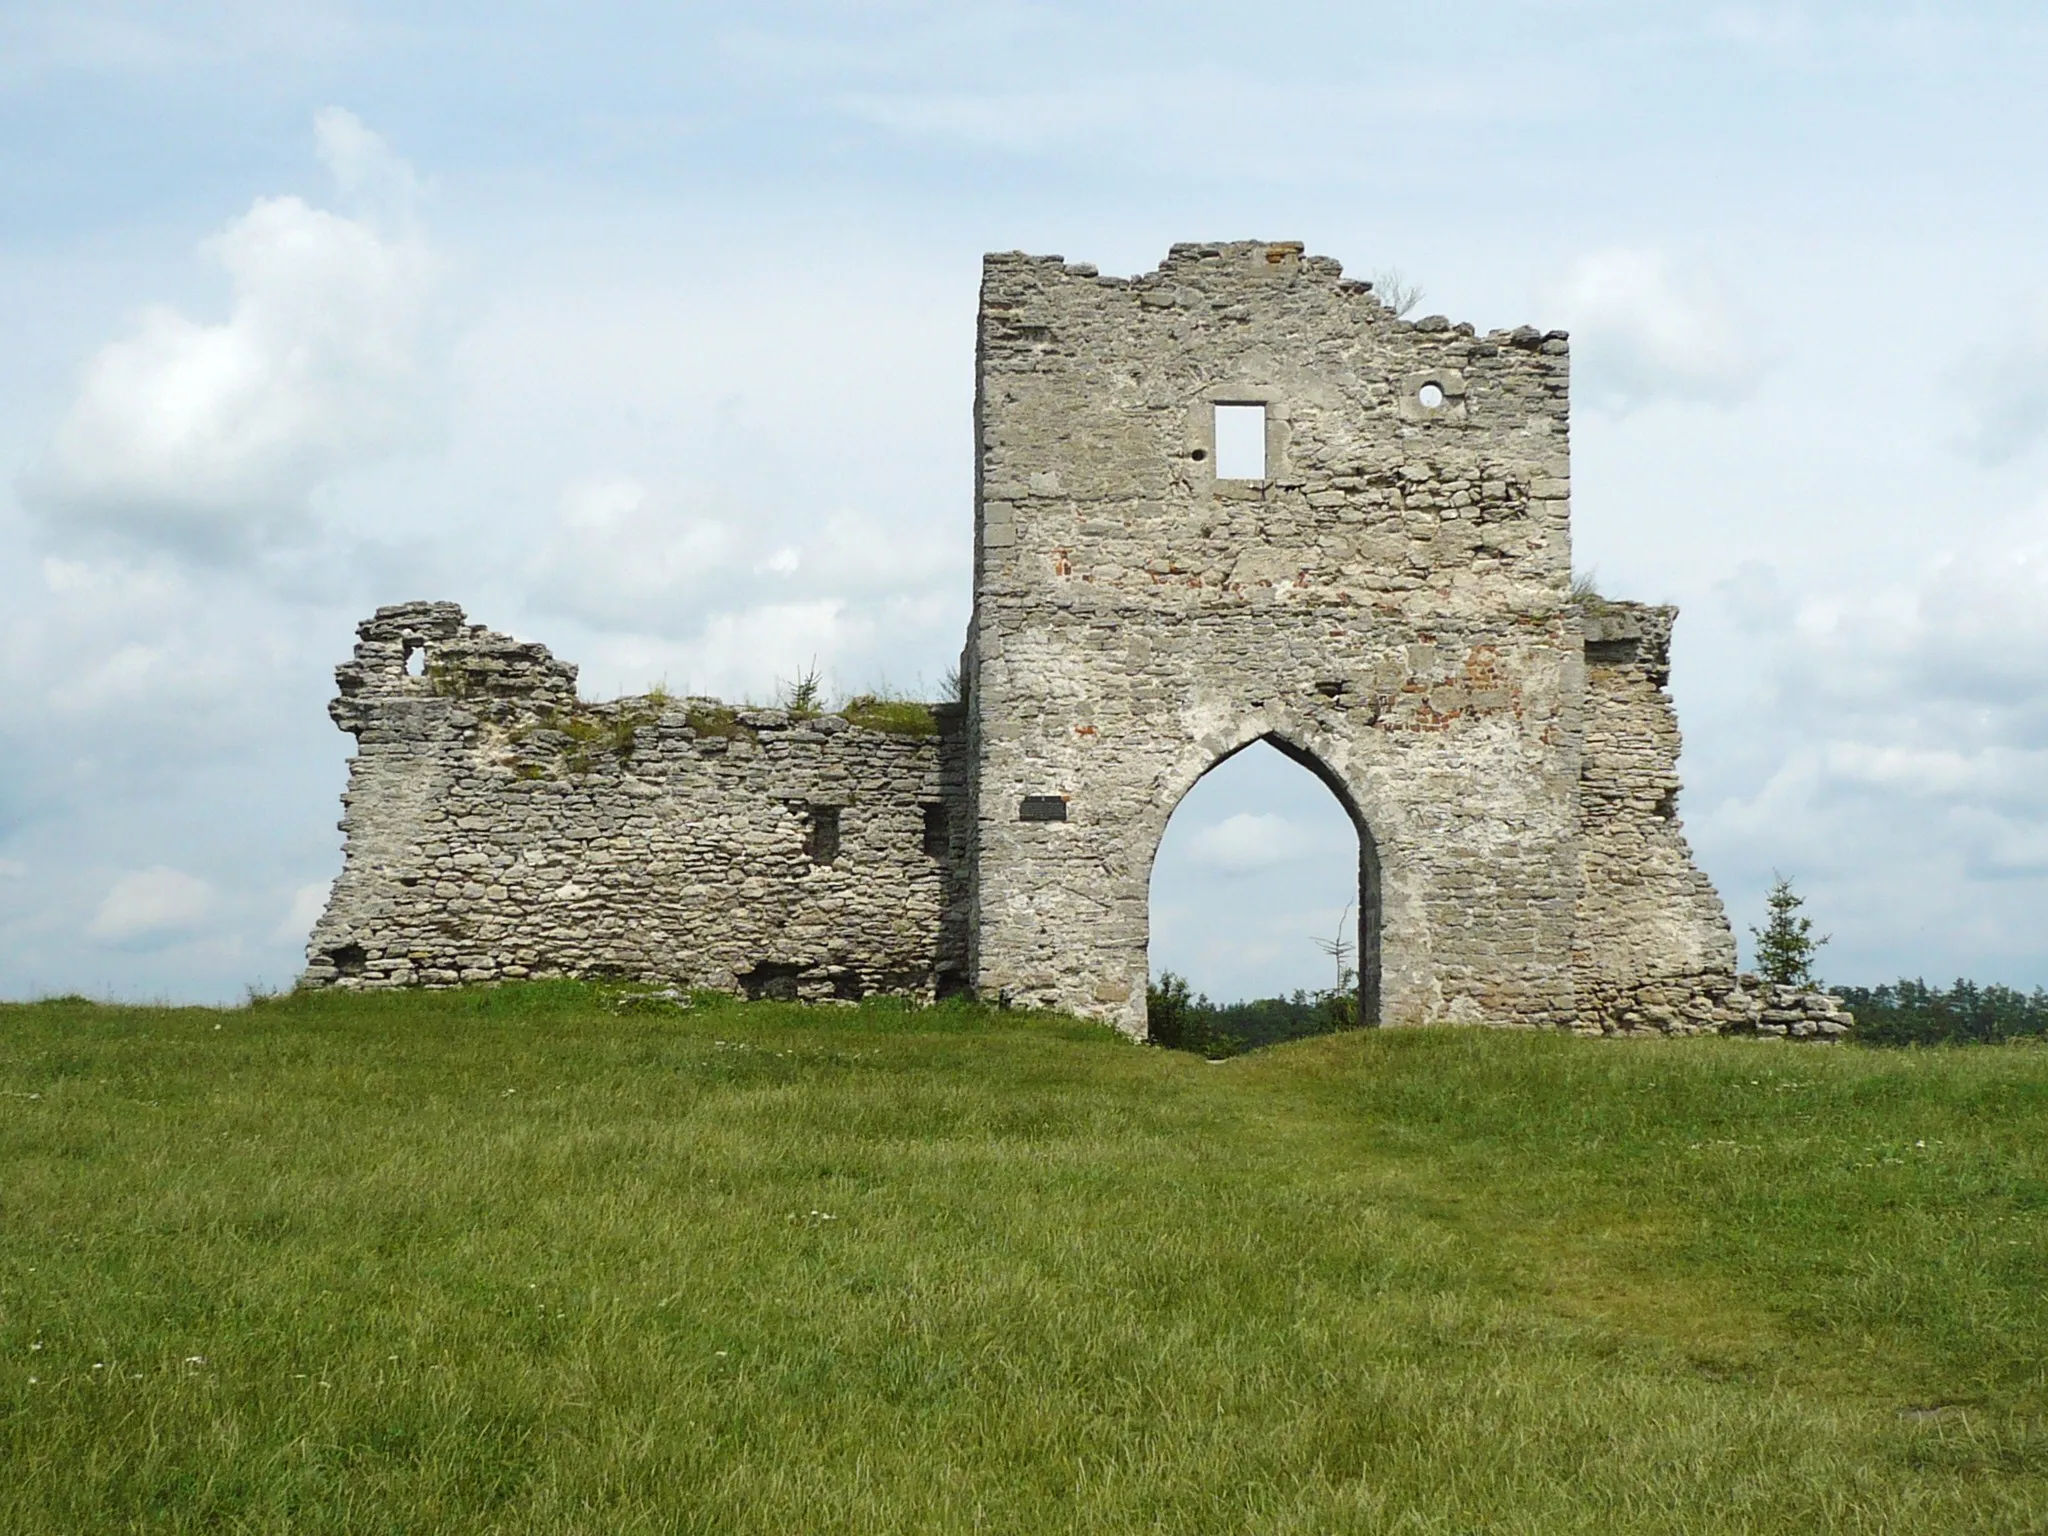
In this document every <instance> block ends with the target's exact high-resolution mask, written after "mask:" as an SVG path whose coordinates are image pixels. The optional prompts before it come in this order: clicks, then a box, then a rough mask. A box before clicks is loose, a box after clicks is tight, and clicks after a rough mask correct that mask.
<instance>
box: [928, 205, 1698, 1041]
mask: <svg viewBox="0 0 2048 1536" xmlns="http://www.w3.org/2000/svg"><path fill="white" fill-rule="evenodd" d="M1246 413H1249V415H1250V417H1251V419H1252V421H1253V423H1254V432H1253V438H1254V441H1253V444H1252V448H1251V453H1250V459H1249V462H1245V463H1231V462H1219V457H1218V449H1219V442H1218V423H1219V421H1222V422H1225V423H1227V424H1237V423H1240V422H1242V421H1243V420H1244V419H1245V415H1246ZM1569 432H1570V405H1569V359H1568V349H1567V344H1566V339H1565V337H1564V336H1563V335H1562V334H1561V333H1557V332H1552V333H1549V334H1545V333H1542V332H1538V331H1536V330H1533V329H1529V328H1526V327H1525V328H1522V329H1519V330H1515V331H1508V332H1494V333H1491V334H1488V335H1486V336H1480V335H1477V334H1476V333H1475V331H1474V329H1473V328H1472V327H1471V326H1469V325H1453V324H1451V323H1450V322H1449V321H1447V320H1445V319H1443V318H1441V317H1432V318H1429V319H1425V320H1420V321H1416V322H1413V323H1411V322H1408V321H1405V320H1402V319H1399V318H1398V317H1396V316H1395V315H1394V314H1393V313H1392V312H1391V311H1389V310H1388V309H1387V308H1386V307H1385V306H1384V305H1382V304H1381V303H1379V302H1378V300H1376V299H1375V298H1374V297H1373V295H1372V292H1371V289H1370V286H1369V285H1367V284H1364V283H1358V282H1347V281H1345V280H1343V278H1342V274H1341V269H1340V268H1339V266H1338V264H1337V263H1336V262H1334V261H1331V260H1328V259H1326V258H1321V257H1311V256H1305V255H1304V254H1303V252H1302V248H1301V247H1300V246H1299V245H1296V244H1288V243H1266V242H1257V241H1245V242H1233V243H1229V244H1215V245H1180V246H1175V247H1174V248H1173V250H1172V252H1171V253H1170V254H1169V256H1168V257H1167V260H1166V262H1165V263H1164V265H1162V266H1161V267H1160V268H1159V269H1158V270H1157V271H1155V272H1152V273H1149V274H1147V275H1145V276H1142V277H1138V278H1135V279H1121V278H1109V277H1102V276H1099V275H1098V274H1097V272H1096V271H1095V269H1094V268H1093V267H1089V266H1080V265H1071V264H1068V263H1066V262H1064V261H1062V260H1061V259H1060V258H1058V257H1031V256H1025V255H1021V254H1006V255H995V256H990V257H988V258H987V260H986V262H985V265H984V269H983V279H982V290H981V313H980V333H979V338H978V371H977V390H976V402H975V481H976V491H975V497H976V508H975V543H974V613H973V619H972V621H971V625H970V629H969V634H968V640H967V648H966V652H965V659H964V665H963V669H962V671H963V679H964V681H965V684H966V689H967V704H968V718H967V740H966V750H967V752H968V755H969V756H968V765H967V776H968V783H969V799H970V814H971V816H972V819H973V820H972V832H971V837H970V840H969V848H970V852H969V857H970V867H969V870H968V883H969V890H970V904H969V954H968V961H967V964H968V973H969V975H970V977H971V978H972V979H973V982H974V984H975V986H976V988H977V989H978V990H979V991H980V992H981V993H982V994H983V995H985V996H991V997H994V996H1002V997H1006V998H1009V999H1010V1000H1012V1001H1015V1002H1019V1003H1026V1004H1036V1005H1043V1006H1047V1007H1056V1008H1064V1009H1070V1010H1072V1011H1075V1012H1078V1013H1082V1014H1087V1015H1092V1016H1095V1017H1099V1018H1107V1019H1110V1020H1112V1021H1114V1022H1115V1023H1117V1024H1118V1025H1119V1026H1120V1027H1122V1028H1124V1029H1126V1030H1128V1031H1130V1032H1132V1033H1142V1032H1143V1029H1144V1007H1145V983H1146V979H1147V956H1146V947H1147V900H1148V885H1149V880H1150V875H1151V869H1152V861H1153V857H1154V855H1155V853H1156V852H1157V850H1158V846H1159V841H1160V837H1161V835H1162V834H1163V832H1164V830H1165V827H1166V823H1167V819H1168V817H1169V816H1170V815H1171V814H1172V812H1173V809H1174V807H1175V805H1176V804H1178V803H1179V801H1180V799H1181V797H1182V796H1183V795H1184V794H1186V793H1187V791H1188V789H1189V788H1190V787H1192V786H1193V784H1194V783H1195V782H1196V780H1198V779H1199V778H1201V776H1202V775H1203V774H1205V773H1207V772H1208V771H1209V770H1210V769H1211V768H1213V767H1214V766H1215V765H1216V764H1217V763H1219V762H1221V761H1222V760H1223V759H1225V758H1227V757H1229V756H1230V755H1231V754H1232V753H1234V752H1237V751H1238V750H1240V749H1241V748H1243V747H1245V746H1247V745H1249V744H1250V743H1252V742H1255V741H1259V740H1265V741H1268V742H1270V743H1272V744H1273V745H1274V746H1276V747H1278V748H1279V749H1280V750H1282V751H1283V752H1285V753H1287V754H1288V755H1289V756H1290V757H1292V758H1294V759H1295V760H1296V761H1298V762H1300V763H1302V764H1304V765H1305V766H1307V767H1309V768H1310V769H1311V770H1313V771H1314V772H1315V773H1316V774H1317V775H1318V776H1319V777H1321V779H1322V780H1323V782H1324V783H1326V784H1327V785H1328V786H1329V787H1330V789H1331V790H1332V791H1333V792H1334V793H1335V794H1336V796H1337V797H1338V799H1339V800H1340V801H1341V802H1342V803H1343V805H1344V806H1345V808H1346V810H1347V811H1348V812H1349V813H1350V815H1351V817H1352V819H1353V822H1354V823H1355V825H1356V826H1357V829H1358V834H1359V845H1360V849H1361V869H1360V899H1359V911H1360V934H1359V948H1358V953H1359V955H1360V957H1361V960H1362V964H1361V967H1360V969H1361V973H1362V976H1361V993H1362V996H1361V1001H1362V1005H1363V1009H1364V1017H1365V1018H1367V1019H1368V1020H1376V1021H1379V1022H1384V1023H1389V1024H1397V1023H1421V1022H1428V1021H1433V1020H1453V1021H1461V1020H1469V1021H1474V1022H1477V1021H1481V1020H1484V1021H1489V1022H1501V1023H1518V1024H1528V1025H1565V1026H1570V1025H1574V1024H1577V1025H1578V1026H1579V1027H1587V1025H1588V1024H1594V1025H1596V1026H1597V1024H1598V1023H1600V1022H1603V1021H1605V1022H1607V1023H1608V1025H1609V1027H1612V1026H1613V1023H1614V1022H1615V1021H1620V1020H1624V1019H1629V1020H1630V1021H1635V1020H1644V1019H1646V1020H1647V1022H1648V1023H1649V1024H1650V1025H1651V1026H1652V1027H1664V1028H1669V1027H1680V1028H1683V1027H1687V1026H1688V1024H1690V1025H1692V1026H1696V1027H1704V1028H1711V1027H1713V1026H1714V1020H1715V1017H1716V1015H1717V1012H1718V1011H1719V1008H1720V1002H1721V1000H1722V999H1725V997H1726V995H1727V994H1728V993H1729V991H1730V990H1731V988H1732V987H1733V984H1734V962H1735V951H1734V943H1733V938H1732V935H1731V934H1730V932H1729V928H1728V923H1727V919H1726V917H1725V915H1724V913H1723V911H1722V908H1721V904H1720V901H1719V899H1718V898H1717V897H1716V896H1715V894H1714V892H1713V890H1712V887H1711V886H1710V885H1709V884H1708V883H1707V882H1706V880H1705V879H1704V878H1703V877H1702V876H1701V875H1700V874H1699V872H1698V871H1697V870H1696V869H1695V868H1694V867H1693V865H1692V862H1691V858H1690V855H1689V854H1688V852H1687V850H1686V847H1685V844H1684V840H1683V838H1682V836H1681V835H1680V833H1679V830H1678V824H1677V821H1676V801H1675V797H1676V791H1677V779H1676V776H1675V771H1674V769H1675V761H1676V755H1677V745H1678V742H1677V731H1676V723H1675V720H1673V718H1672V714H1671V709H1670V703H1669V699H1668V696H1667V695H1666V694H1665V693H1664V691H1663V687H1662V684H1663V682H1664V669H1665V666H1666V662H1665V655H1666V650H1665V647H1666V645H1667V643H1668V637H1669V630H1670V619H1671V614H1670V611H1669V610H1664V609H1648V608H1641V607H1637V606H1633V605H1617V604H1604V603H1600V602H1598V600H1592V601H1590V602H1589V601H1587V600H1582V599H1575V598H1574V596H1573V593H1572V587H1571V517H1570V500H1569V497H1570V472H1571V471H1570V437H1569ZM1260 437H1262V438H1263V444H1262V447H1263V452H1262V453H1261V452H1260V451H1259V449H1260V446H1261V445H1260V444H1259V442H1258V441H1257V439H1258V438H1260ZM1226 446H1227V445H1226ZM1644 1009H1649V1010H1652V1012H1651V1013H1650V1014H1648V1015H1644V1014H1643V1012H1642V1010H1644ZM1589 1014H1590V1015H1592V1016H1593V1017H1590V1018H1589V1017H1588V1015H1589Z"/></svg>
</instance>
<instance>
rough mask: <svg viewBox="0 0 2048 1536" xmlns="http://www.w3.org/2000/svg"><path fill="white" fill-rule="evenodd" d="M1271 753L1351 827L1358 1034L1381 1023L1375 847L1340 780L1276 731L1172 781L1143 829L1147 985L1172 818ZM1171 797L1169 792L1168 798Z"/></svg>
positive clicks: (1153, 968)
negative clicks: (1146, 845) (1214, 784)
mask: <svg viewBox="0 0 2048 1536" xmlns="http://www.w3.org/2000/svg"><path fill="white" fill-rule="evenodd" d="M1262 745H1263V746H1267V747H1271V748H1272V749H1274V751H1276V752H1277V753H1279V754H1280V756H1282V757H1283V758H1285V759H1286V760H1287V761H1289V762H1290V763H1293V764H1294V765H1295V766H1296V767H1298V768H1302V769H1306V770H1307V771H1308V773H1309V774H1310V775H1311V776H1312V777H1313V778H1315V780H1316V781H1317V782H1318V783H1320V784H1321V785H1322V786H1323V788H1324V789H1326V790H1328V791H1329V793H1330V795H1331V797H1332V798H1333V799H1334V800H1335V801H1336V803H1337V805H1338V806H1339V807H1340V808H1341V809H1342V811H1343V812H1344V816H1345V819H1346V820H1347V821H1348V822H1349V823H1350V825H1351V830H1352V833H1353V837H1354V842H1355V846H1356V861H1357V862H1356V871H1357V872H1356V883H1355V888H1354V890H1353V892H1352V896H1351V904H1350V911H1351V914H1352V918H1353V929H1354V931H1353V934H1352V943H1353V949H1352V965H1353V970H1354V973H1355V976H1354V993H1355V996H1356V998H1357V1001H1358V1012H1357V1019H1358V1023H1359V1026H1360V1027H1362V1028H1371V1027H1374V1026H1376V1025H1378V1023H1379V1022H1380V945H1381V927H1382V910H1383V907H1382V895H1381V890H1380V858H1379V844H1378V841H1377V839H1376V838H1375V837H1374V835H1373V830H1372V826H1371V824H1370V822H1369V821H1368V820H1367V818H1366V816H1365V813H1364V812H1363V811H1362V810H1361V809H1360V808H1359V805H1358V802H1357V800H1356V798H1355V797H1354V796H1353V795H1352V793H1351V792H1350V790H1349V788H1348V787H1347V786H1346V785H1345V782H1344V780H1343V778H1342V776H1341V775H1339V774H1338V773H1337V772H1336V771H1335V770H1334V769H1332V768H1331V767H1330V765H1329V764H1328V763H1326V762H1325V761H1324V760H1323V759H1322V758H1321V757H1319V756H1318V755H1317V754H1316V753H1315V751H1314V750H1313V749H1311V748H1309V747H1306V746H1303V745H1301V744H1299V743H1298V742H1296V741H1294V740H1291V739H1290V738H1289V737H1288V736H1286V735H1285V734H1283V733H1281V732H1279V731H1271V730H1269V731H1265V732H1262V733H1261V734H1258V735H1252V736H1247V737H1246V738H1245V739H1244V740H1243V741H1241V742H1239V743H1238V744H1237V745H1235V746H1233V747H1230V748H1229V749H1228V750H1226V751H1224V752H1222V753H1221V754H1219V755H1218V756H1216V757H1215V758H1214V759H1213V760H1211V761H1210V763H1209V764H1208V766H1207V767H1205V768H1203V769H1202V771H1201V772H1200V773H1199V774H1197V775H1196V776H1195V778H1194V779H1193V780H1192V781H1191V782H1189V783H1188V784H1186V785H1185V786H1181V785H1179V784H1178V783H1177V781H1175V783H1174V785H1173V787H1174V788H1177V789H1178V793H1174V794H1172V802H1171V804H1169V805H1167V806H1166V815H1165V819H1164V820H1162V821H1160V822H1159V823H1158V825H1157V828H1156V830H1154V829H1152V828H1149V827H1148V829H1147V830H1148V832H1149V833H1150V835H1151V848H1150V851H1149V853H1148V854H1147V856H1146V857H1145V859H1144V862H1143V868H1144V871H1145V880H1146V888H1147V893H1148V900H1147V909H1146V957H1147V958H1146V974H1147V977H1148V979H1149V978H1151V977H1153V976H1156V975H1157V974H1158V968H1157V966H1156V965H1155V964H1154V963H1153V959H1152V938H1153V928H1152V911H1151V906H1152V903H1151V900H1150V896H1151V894H1152V888H1153V882H1154V880H1155V878H1156V876H1157V874H1158V859H1159V853H1160V850H1161V849H1162V848H1163V847H1164V846H1165V843H1166V836H1167V832H1168V830H1169V829H1170V828H1171V826H1172V824H1173V818H1174V817H1175V816H1176V815H1178V814H1179V813H1180V812H1181V809H1182V807H1183V806H1185V805H1186V803H1187V800H1188V797H1189V796H1190V795H1192V794H1193V793H1194V792H1195V789H1196V787H1197V786H1198V785H1200V784H1201V783H1202V782H1203V781H1204V780H1206V779H1207V778H1208V777H1209V776H1210V775H1211V774H1213V773H1214V772H1215V771H1216V770H1217V769H1219V768H1221V767H1222V766H1223V765H1224V764H1225V763H1228V762H1231V761H1233V760H1235V759H1237V758H1239V757H1240V756H1241V755H1242V754H1243V753H1245V752H1247V751H1249V750H1251V749H1253V748H1256V747H1259V746H1262ZM1171 792H1172V791H1171V790H1169V793H1171Z"/></svg>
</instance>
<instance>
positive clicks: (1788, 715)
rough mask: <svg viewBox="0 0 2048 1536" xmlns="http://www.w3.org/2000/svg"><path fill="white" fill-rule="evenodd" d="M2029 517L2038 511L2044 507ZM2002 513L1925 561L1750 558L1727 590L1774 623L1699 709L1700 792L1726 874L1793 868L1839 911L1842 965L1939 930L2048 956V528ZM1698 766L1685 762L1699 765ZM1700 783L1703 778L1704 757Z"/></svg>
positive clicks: (1978, 962)
mask: <svg viewBox="0 0 2048 1536" xmlns="http://www.w3.org/2000/svg"><path fill="white" fill-rule="evenodd" d="M2030 523H2031V526H2030ZM2043 532H2044V530H2043V528H2042V526H2041V519H2040V518H2038V517H2037V518H2034V519H2032V520H2027V519H2022V520H2019V521H2017V522H2015V523H2012V524H2009V525H2008V526H2006V527H2004V528H2001V529H1996V530H1992V531H1991V533H1990V536H1988V537H1982V538H1980V539H1979V540H1977V541H1973V542H1976V543H1977V546H1978V547H1977V548H1975V549H1973V550H1971V551H1969V552H1967V553H1962V554H1957V555H1952V556H1949V557H1947V558H1944V559H1942V560H1941V561H1939V562H1938V563H1936V564H1935V565H1933V566H1932V568H1930V569H1928V570H1927V571H1926V572H1925V573H1924V574H1923V575H1922V576H1921V577H1920V578H1919V579H1918V580H1917V581H1912V582H1900V583H1896V584H1893V585H1889V586H1883V587H1870V588H1860V589H1859V588H1857V587H1854V586H1850V587H1845V588H1841V589H1836V590H1821V591H1816V592H1811V593H1806V594H1800V593H1798V592H1797V591H1796V589H1794V590H1791V591H1788V590H1786V589H1784V588H1781V587H1778V586H1777V585H1776V584H1775V583H1774V582H1773V581H1772V580H1771V579H1770V577H1769V575H1768V573H1765V572H1761V571H1759V570H1757V569H1755V568H1751V569H1749V570H1746V571H1745V572H1744V575H1743V579H1742V581H1740V582H1739V583H1732V584H1730V585H1729V586H1728V587H1726V588H1724V591H1723V595H1724V597H1733V598H1735V599H1736V601H1735V602H1733V603H1732V604H1731V606H1732V607H1734V608H1736V609H1737V611H1739V612H1740V613H1742V615H1743V617H1744V619H1745V621H1746V625H1747V626H1748V627H1752V633H1753V634H1754V635H1755V637H1756V639H1757V640H1758V641H1759V642H1760V643H1761V645H1762V647H1763V649H1762V655H1761V658H1760V659H1761V661H1762V665H1761V667H1760V668H1759V669H1758V673H1757V678H1758V681H1757V686H1756V688H1755V689H1754V691H1753V692H1751V693H1750V694H1749V695H1748V696H1747V697H1744V698H1742V699H1740V700H1739V701H1738V702H1737V703H1736V706H1735V708H1736V711H1737V712H1736V713H1733V714H1730V715H1729V717H1728V718H1727V719H1726V720H1724V721H1722V722H1720V723H1718V724H1716V723H1712V722H1695V725H1694V730H1693V732H1692V735H1691V739H1692V740H1693V741H1695V742H1699V743H1704V744H1705V751H1706V753H1707V760H1708V761H1709V762H1710V763H1712V762H1715V761H1716V760H1717V758H1718V760H1719V762H1718V766H1717V768H1716V770H1715V772H1714V773H1713V774H1712V775H1710V776H1709V778H1710V779H1711V780H1714V781H1718V784H1719V785H1720V786H1725V787H1721V788H1720V789H1719V792H1718V793H1717V794H1706V793H1702V794H1701V795H1700V797H1699V798H1698V799H1696V800H1689V801H1688V802H1687V815H1688V821H1689V823H1691V827H1690V831H1691V832H1692V834H1693V835H1695V836H1696V838H1697V841H1698V843H1699V845H1700V846H1701V847H1702V848H1703V849H1706V850H1710V851H1711V852H1712V853H1713V855H1714V859H1715V862H1716V864H1717V865H1718V866H1719V867H1718V869H1717V874H1719V875H1720V876H1721V878H1722V880H1723V892H1724V894H1725V895H1728V896H1729V897H1730V899H1731V902H1732V903H1733V904H1734V905H1735V906H1736V907H1737V909H1738V911H1737V926H1738V931H1740V929H1741V928H1742V926H1743V923H1744V920H1745V919H1744V916H1743V913H1742V910H1741V909H1742V908H1743V906H1744V904H1745V903H1748V904H1750V905H1752V906H1753V905H1754V904H1755V898H1756V895H1757V893H1758V892H1760V891H1761V890H1762V887H1763V878H1764V874H1765V872H1766V871H1768V870H1770V869H1773V868H1782V869H1784V870H1785V871H1786V872H1788V873H1795V874H1796V875H1798V876H1799V877H1800V879H1801V881H1802V889H1804V890H1806V891H1807V892H1808V893H1809V895H1811V896H1813V897H1815V898H1816V900H1815V911H1816V916H1817V918H1818V919H1819V920H1821V921H1822V922H1823V923H1824V924H1825V925H1827V926H1831V927H1833V928H1834V930H1835V932H1836V934H1837V942H1836V945H1835V947H1834V949H1833V950H1832V951H1831V952H1830V955H1829V964H1830V966H1831V967H1832V968H1835V969H1831V972H1830V974H1839V975H1842V976H1844V977H1845V978H1847V979H1852V980H1869V979H1872V978H1882V977H1889V976H1895V975H1898V974H1901V973H1902V972H1903V973H1906V974H1911V973H1912V971H1913V970H1914V969H1916V968H1918V967H1920V966H1921V965H1923V964H1924V963H1925V961H1924V960H1922V959H1919V958H1915V956H1916V955H1922V954H1926V953H1928V952H1929V951H1930V950H1932V951H1933V952H1937V953H1940V954H1942V955H1944V956H1945V957H1954V958H1953V960H1952V961H1951V962H1950V963H1953V964H1956V965H1958V966H1965V967H1970V968H1984V975H1983V976H1982V978H1981V979H1986V980H1997V979H2024V978H2026V977H2027V976H2028V975H2029V974H2030V973H2032V974H2038V965H2039V953H2040V951H2039V933H2040V930H2041V925H2042V923H2043V922H2048V878H2044V877H2048V542H2044V541H2043V538H2042V535H2043ZM1688 771H1689V773H1690V770H1688ZM1692 778H1693V782H1694V784H1695V786H1696V787H1697V788H1698V789H1700V790H1704V789H1705V784H1704V783H1703V782H1702V779H1701V777H1700V776H1699V775H1696V774H1695V775H1692Z"/></svg>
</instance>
